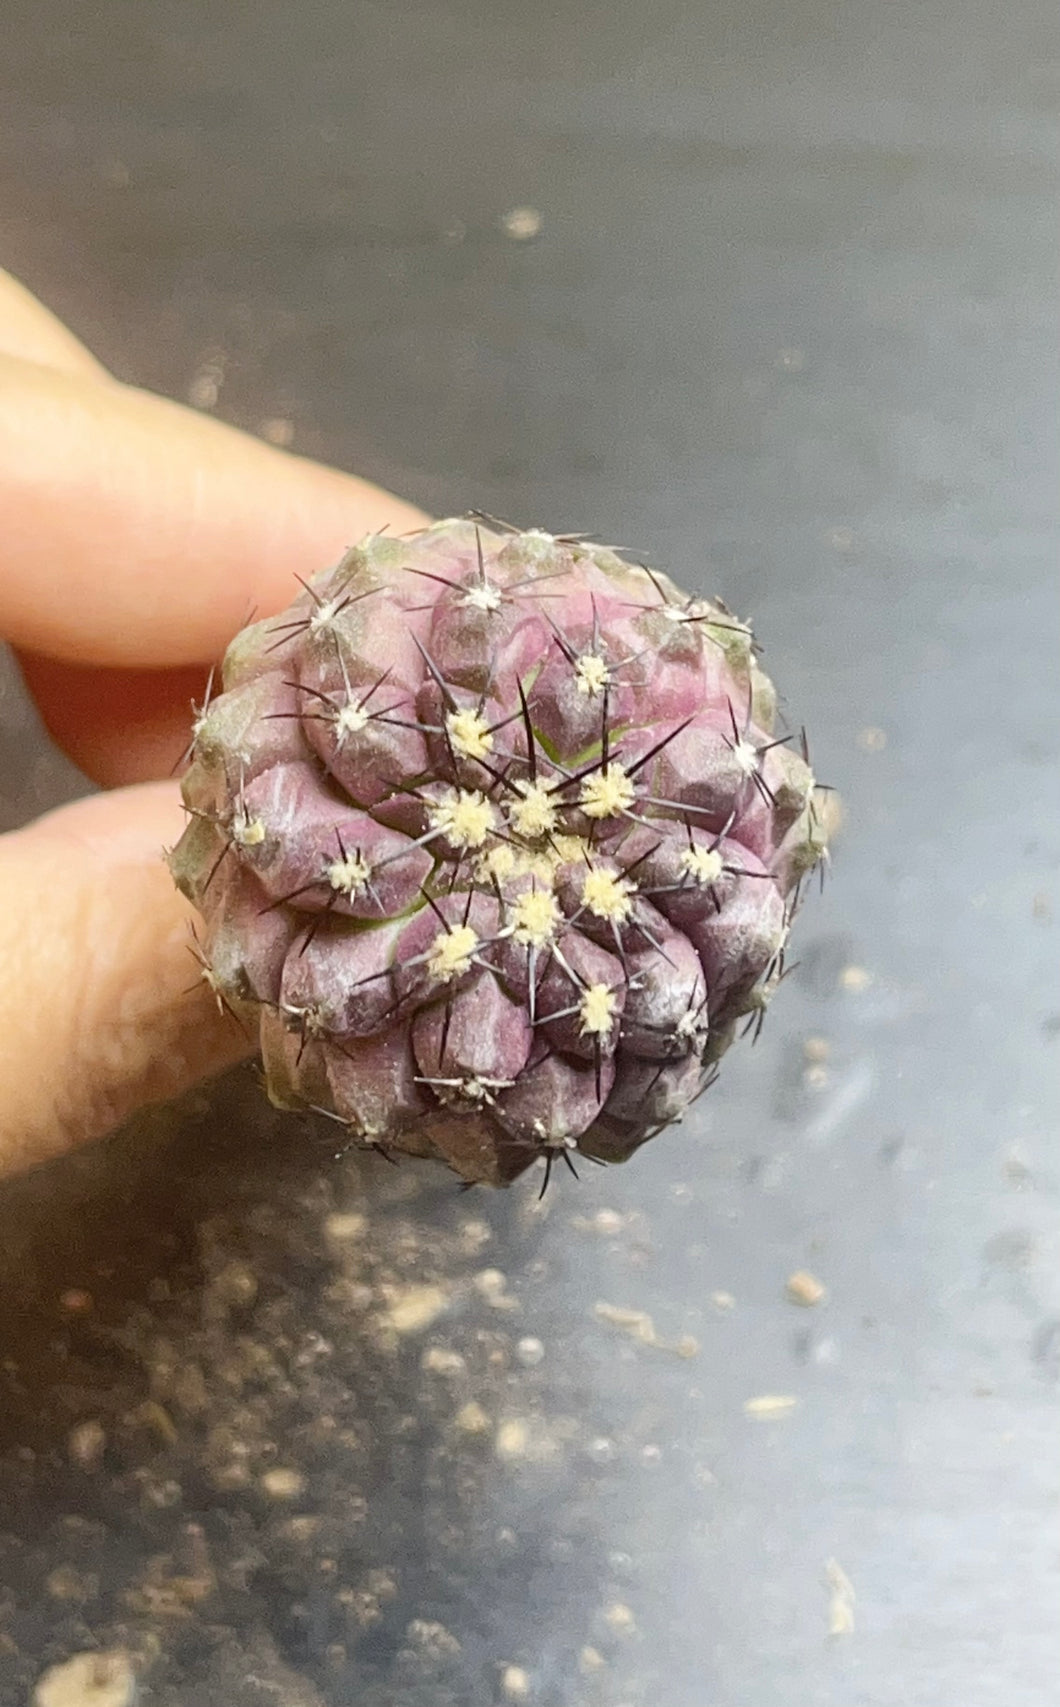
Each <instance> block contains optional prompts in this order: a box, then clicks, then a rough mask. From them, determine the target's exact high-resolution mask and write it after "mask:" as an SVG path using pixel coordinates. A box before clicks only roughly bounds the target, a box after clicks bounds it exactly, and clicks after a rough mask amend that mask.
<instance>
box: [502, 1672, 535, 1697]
mask: <svg viewBox="0 0 1060 1707" xmlns="http://www.w3.org/2000/svg"><path fill="white" fill-rule="evenodd" d="M501 1694H502V1695H503V1696H504V1699H505V1700H506V1701H529V1699H530V1673H529V1672H528V1671H525V1670H524V1669H523V1667H522V1666H505V1668H504V1670H503V1671H502V1673H501Z"/></svg>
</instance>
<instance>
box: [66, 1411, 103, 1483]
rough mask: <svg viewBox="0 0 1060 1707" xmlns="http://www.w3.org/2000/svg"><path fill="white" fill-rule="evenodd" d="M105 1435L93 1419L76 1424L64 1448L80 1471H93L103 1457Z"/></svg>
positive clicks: (100, 1426) (100, 1424) (98, 1423)
mask: <svg viewBox="0 0 1060 1707" xmlns="http://www.w3.org/2000/svg"><path fill="white" fill-rule="evenodd" d="M106 1444H107V1434H106V1430H105V1429H104V1427H103V1424H102V1423H101V1422H97V1421H96V1419H95V1418H92V1419H90V1420H89V1421H87V1422H82V1423H77V1424H76V1426H75V1427H74V1428H72V1429H71V1430H70V1433H69V1434H68V1435H67V1437H66V1447H67V1451H68V1452H69V1454H70V1458H71V1460H72V1462H73V1463H74V1464H78V1465H80V1467H81V1469H82V1470H95V1469H96V1468H97V1467H98V1465H99V1463H100V1461H101V1460H102V1457H103V1452H104V1449H105V1447H106Z"/></svg>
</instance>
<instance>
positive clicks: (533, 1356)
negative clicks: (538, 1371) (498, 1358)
mask: <svg viewBox="0 0 1060 1707" xmlns="http://www.w3.org/2000/svg"><path fill="white" fill-rule="evenodd" d="M515 1355H516V1357H517V1358H518V1359H519V1362H520V1363H521V1364H522V1365H523V1367H524V1368H525V1369H534V1368H536V1367H537V1365H538V1364H539V1363H540V1362H541V1360H542V1358H543V1357H544V1355H545V1348H544V1346H543V1345H542V1344H541V1341H540V1340H539V1339H535V1338H534V1336H533V1334H527V1335H526V1336H525V1337H524V1338H523V1339H521V1340H520V1341H519V1342H518V1344H517V1345H516V1348H515Z"/></svg>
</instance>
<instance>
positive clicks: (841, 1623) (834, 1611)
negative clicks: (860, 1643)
mask: <svg viewBox="0 0 1060 1707" xmlns="http://www.w3.org/2000/svg"><path fill="white" fill-rule="evenodd" d="M824 1580H825V1583H826V1585H827V1587H828V1634H829V1635H830V1636H850V1635H852V1634H853V1631H854V1602H855V1600H856V1599H857V1596H856V1595H855V1593H854V1585H853V1583H852V1582H851V1580H850V1578H849V1577H848V1576H847V1574H846V1572H845V1571H844V1569H843V1567H842V1565H841V1564H840V1563H839V1560H838V1559H826V1560H825V1565H824Z"/></svg>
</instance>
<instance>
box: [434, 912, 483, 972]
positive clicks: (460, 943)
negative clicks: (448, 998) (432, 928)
mask: <svg viewBox="0 0 1060 1707" xmlns="http://www.w3.org/2000/svg"><path fill="white" fill-rule="evenodd" d="M477 947H478V937H477V936H476V935H475V933H474V931H473V930H472V929H471V926H470V925H454V926H453V928H452V930H451V931H439V932H438V935H437V936H436V937H435V939H434V941H433V942H432V944H431V946H430V948H429V949H428V951H427V970H428V972H429V973H430V975H431V977H432V978H436V979H437V980H438V982H439V983H440V984H448V982H449V980H450V979H451V978H462V977H463V975H464V973H465V972H467V971H468V969H469V968H470V966H471V956H472V955H473V954H474V952H475V950H476V948H477Z"/></svg>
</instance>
